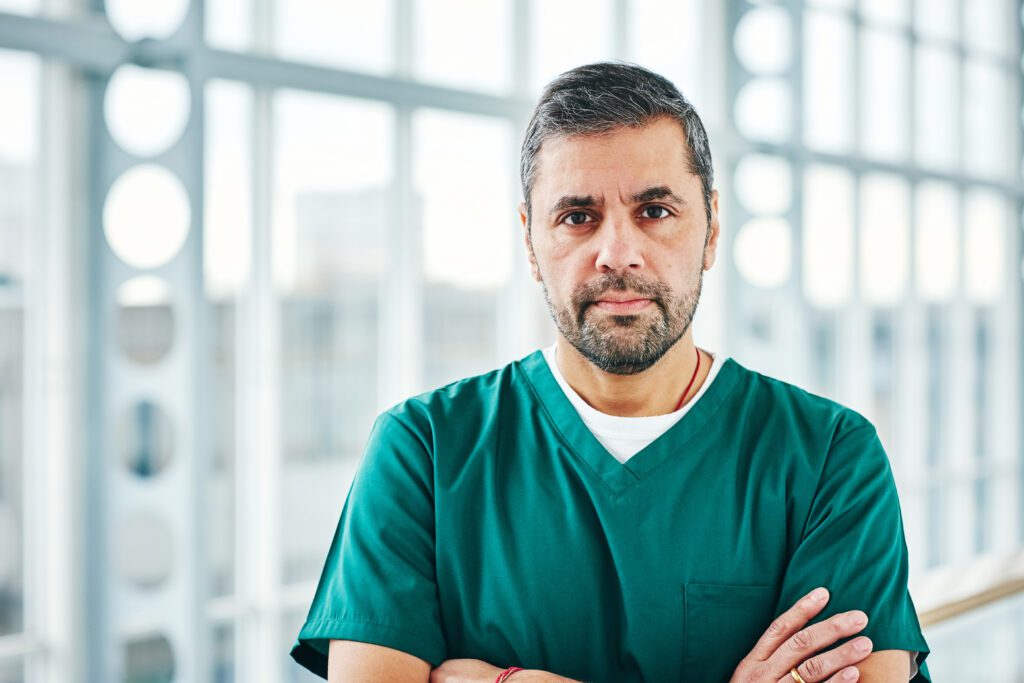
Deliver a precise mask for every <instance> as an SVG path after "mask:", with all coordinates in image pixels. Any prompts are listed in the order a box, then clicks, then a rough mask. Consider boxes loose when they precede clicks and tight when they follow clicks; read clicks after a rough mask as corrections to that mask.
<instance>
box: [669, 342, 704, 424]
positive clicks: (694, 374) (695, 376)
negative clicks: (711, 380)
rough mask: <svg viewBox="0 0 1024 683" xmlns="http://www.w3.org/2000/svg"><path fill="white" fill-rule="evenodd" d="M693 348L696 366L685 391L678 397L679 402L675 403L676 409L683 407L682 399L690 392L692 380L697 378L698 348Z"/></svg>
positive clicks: (698, 368)
mask: <svg viewBox="0 0 1024 683" xmlns="http://www.w3.org/2000/svg"><path fill="white" fill-rule="evenodd" d="M694 350H695V351H696V352H697V367H695V368H694V369H693V377H691V378H690V383H689V384H687V385H686V391H684V392H683V395H682V396H681V397H680V398H679V404H678V405H676V410H679V409H680V408H682V407H683V400H684V399H685V398H686V395H687V394H688V393H690V387H692V386H693V380H695V379H697V371H698V370H700V349H698V348H697V347H694ZM672 412H673V413H674V412H676V411H675V410H673V411H672Z"/></svg>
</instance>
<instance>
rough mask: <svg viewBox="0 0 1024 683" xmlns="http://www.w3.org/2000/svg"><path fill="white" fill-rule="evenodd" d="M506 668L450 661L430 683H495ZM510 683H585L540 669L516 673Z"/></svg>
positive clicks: (434, 673) (508, 679) (481, 661)
mask: <svg viewBox="0 0 1024 683" xmlns="http://www.w3.org/2000/svg"><path fill="white" fill-rule="evenodd" d="M503 671H505V668H504V667H500V666H495V665H493V664H489V663H487V662H485V661H483V660H480V659H449V660H447V661H445V662H442V664H441V666H439V667H437V668H436V669H434V670H433V671H431V672H430V683H494V681H495V680H497V678H498V675H499V674H500V673H501V672H503ZM505 680H507V681H508V682H509V683H585V682H583V681H577V680H574V679H572V678H566V677H565V676H559V675H557V674H553V673H551V672H550V671H541V670H540V669H523V670H521V671H516V672H515V673H513V674H512V675H511V676H508V677H507V678H506V679H505Z"/></svg>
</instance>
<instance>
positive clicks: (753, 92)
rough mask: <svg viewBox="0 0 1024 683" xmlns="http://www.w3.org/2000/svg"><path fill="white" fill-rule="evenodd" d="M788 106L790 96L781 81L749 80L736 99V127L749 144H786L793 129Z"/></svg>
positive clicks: (773, 79)
mask: <svg viewBox="0 0 1024 683" xmlns="http://www.w3.org/2000/svg"><path fill="white" fill-rule="evenodd" d="M791 102H792V93H791V92H790V89H789V83H788V82H787V81H786V80H785V79H782V78H766V77H761V78H754V79H751V80H750V81H749V82H747V83H746V84H745V85H744V86H743V87H742V88H741V89H740V91H739V93H737V95H736V104H735V112H734V114H733V115H734V116H735V118H736V127H737V128H738V129H739V131H740V133H741V134H742V135H744V136H746V137H748V138H751V139H753V140H761V141H764V142H774V143H779V144H781V143H783V142H786V141H787V140H788V139H789V136H790V133H791V132H792V126H793V111H792V106H791Z"/></svg>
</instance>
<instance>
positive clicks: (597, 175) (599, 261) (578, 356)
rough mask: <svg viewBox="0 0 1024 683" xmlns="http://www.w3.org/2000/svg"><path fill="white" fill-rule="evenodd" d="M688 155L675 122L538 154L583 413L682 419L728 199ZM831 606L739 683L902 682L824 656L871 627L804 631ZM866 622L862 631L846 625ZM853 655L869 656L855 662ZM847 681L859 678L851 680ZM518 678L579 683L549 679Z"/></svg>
mask: <svg viewBox="0 0 1024 683" xmlns="http://www.w3.org/2000/svg"><path fill="white" fill-rule="evenodd" d="M687 149H688V148H687V146H686V140H685V137H684V135H683V130H682V128H681V126H680V125H679V124H678V123H677V122H675V121H674V120H671V119H667V118H666V119H658V120H655V121H653V122H651V123H649V124H648V125H646V126H644V127H642V128H617V129H614V130H612V131H610V132H609V133H607V134H602V135H589V136H572V137H561V138H554V139H550V140H548V141H545V143H544V145H543V146H542V148H541V151H540V154H539V159H538V168H539V173H538V176H537V179H536V182H535V184H534V187H533V192H532V196H531V204H532V206H531V207H530V211H529V215H528V211H527V206H526V205H525V204H523V205H521V206H520V210H519V214H520V220H521V222H522V225H523V228H524V230H523V236H524V243H525V246H526V249H527V255H528V258H529V261H530V266H531V269H532V271H533V277H534V279H535V280H537V282H538V283H539V284H540V285H541V286H542V288H543V291H544V296H545V300H546V301H547V302H548V306H549V309H550V310H551V313H552V317H553V319H554V320H555V323H556V326H557V328H558V336H557V361H558V366H559V369H560V370H561V372H562V374H563V376H564V377H565V379H566V381H568V383H569V384H570V386H572V388H573V389H574V390H575V391H576V392H577V393H578V394H579V395H580V396H581V397H582V398H583V399H584V400H585V401H587V403H589V404H590V405H591V406H593V407H594V408H596V409H597V410H600V411H601V412H604V413H607V414H609V415H620V416H628V417H637V416H645V415H662V414H665V413H670V412H672V411H673V410H675V407H676V404H677V403H678V402H679V400H680V395H681V393H682V391H683V389H684V388H685V386H686V384H687V383H688V382H689V379H690V377H691V376H692V375H693V372H694V368H695V367H696V365H697V355H696V354H697V353H698V350H697V349H696V347H695V345H694V342H693V336H692V328H691V322H692V318H693V314H694V312H695V310H696V306H697V301H698V300H699V298H700V289H701V282H702V277H703V271H705V270H708V269H710V268H711V267H712V266H713V265H714V262H715V252H716V249H717V246H718V236H719V222H718V192H717V190H715V191H714V192H713V194H712V200H711V215H710V216H707V215H706V214H705V211H704V202H703V196H702V189H701V184H700V178H699V177H698V176H697V175H695V174H694V173H692V172H691V171H690V169H689V165H688V164H687V154H688V152H687ZM665 190H668V191H667V192H666V191H665ZM566 197H570V198H571V197H575V198H576V199H574V200H573V199H569V200H567V199H564V198H566ZM581 198H587V199H586V200H583V199H581ZM659 207H660V208H659ZM609 299H618V300H622V299H647V300H648V303H646V304H643V306H642V307H639V306H638V307H632V308H631V307H628V306H627V307H626V308H627V310H623V307H622V306H619V307H615V306H605V305H602V304H601V303H600V302H601V301H605V300H609ZM699 353H700V354H701V360H700V370H699V372H698V373H697V377H696V379H695V380H694V382H693V386H692V388H691V389H690V391H689V392H687V394H686V396H685V397H683V398H684V399H685V401H689V400H690V399H691V398H692V397H693V395H694V394H696V393H697V391H698V390H699V389H700V387H701V385H702V384H703V383H704V381H705V380H706V379H707V376H708V371H709V369H710V366H711V357H710V356H708V355H707V354H706V353H704V352H703V351H700V352H699ZM685 401H684V402H685ZM827 602H828V600H827V591H826V592H825V599H823V600H818V601H815V600H812V599H811V598H810V595H808V596H805V597H804V598H802V599H801V600H800V601H798V602H797V604H796V605H794V606H793V607H792V608H791V609H790V610H788V611H787V612H785V613H784V614H782V615H780V616H779V617H778V618H777V619H776V620H775V621H774V622H773V623H772V624H771V625H769V626H768V628H767V630H766V631H765V633H764V635H763V636H762V637H761V639H760V640H759V641H758V643H757V645H756V646H755V647H754V649H753V650H751V652H750V653H749V654H748V655H747V656H746V657H745V658H744V659H743V661H741V662H740V664H739V665H738V667H737V669H736V671H735V673H734V675H733V678H732V681H733V683H753V682H754V681H757V682H759V683H792V682H793V680H794V679H793V678H792V677H791V676H790V675H789V670H790V669H791V668H793V667H797V671H798V672H799V673H800V674H801V676H802V677H803V679H804V680H805V681H806V682H807V683H816V682H818V681H830V682H835V683H841V682H843V681H848V680H860V681H866V682H870V683H882V682H890V683H906V681H907V680H908V678H909V676H910V658H909V656H908V654H907V652H906V651H904V650H884V651H880V652H872V651H871V649H872V646H871V642H870V640H869V639H867V638H863V637H857V638H853V639H852V640H850V641H849V642H848V643H845V644H844V645H842V646H840V647H837V648H833V649H828V648H829V646H831V645H834V644H835V642H836V641H838V640H840V639H842V638H845V637H850V636H854V635H855V634H857V633H859V632H860V631H861V630H863V628H864V626H865V624H866V617H867V615H864V613H863V612H859V611H856V610H854V611H853V612H844V613H842V614H837V615H834V616H832V617H830V618H829V619H826V620H824V621H821V622H819V623H817V624H813V625H811V626H807V623H808V622H809V621H810V620H811V619H813V618H814V616H815V615H817V614H818V613H820V612H821V610H822V609H823V608H824V606H825V605H826V604H827ZM856 616H863V617H865V620H864V621H862V622H860V623H858V622H856V621H852V620H851V619H850V618H851V617H856ZM857 643H865V644H866V645H867V649H864V650H857V649H856V645H857ZM854 665H855V666H854ZM506 666H507V665H506ZM848 670H852V671H853V672H855V673H856V674H857V676H858V677H859V678H854V679H844V678H841V675H842V674H843V673H844V672H846V671H848ZM502 671H504V666H496V665H494V664H490V663H488V662H484V661H481V660H477V659H453V660H448V661H446V662H443V663H442V664H441V665H440V666H438V667H436V668H433V669H432V668H431V666H430V664H429V663H428V662H426V661H424V660H422V659H419V658H417V657H414V656H412V655H409V654H407V653H404V652H400V651H398V650H393V649H390V648H386V647H381V646H377V645H369V644H366V643H354V642H350V641H332V643H331V649H330V657H329V670H328V680H329V681H331V682H332V683H338V682H340V681H342V680H344V681H360V682H361V683H375V682H377V681H380V682H384V681H417V682H419V683H470V682H474V683H491V682H492V681H494V679H495V677H496V676H497V675H498V674H499V673H500V672H502ZM510 679H511V680H513V681H547V682H549V683H562V682H566V681H570V679H567V678H564V677H561V676H558V675H556V674H553V673H550V672H545V671H539V670H527V671H521V672H517V673H515V674H513V675H512V676H511V677H510Z"/></svg>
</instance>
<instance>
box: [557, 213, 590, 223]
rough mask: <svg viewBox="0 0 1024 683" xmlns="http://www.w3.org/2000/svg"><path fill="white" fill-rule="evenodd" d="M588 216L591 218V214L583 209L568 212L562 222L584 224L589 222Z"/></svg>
mask: <svg viewBox="0 0 1024 683" xmlns="http://www.w3.org/2000/svg"><path fill="white" fill-rule="evenodd" d="M588 218H590V216H588V215H587V214H585V213H583V212H582V211H573V212H572V213H570V214H566V216H565V218H563V219H562V222H563V223H567V224H569V225H583V224H584V223H586V222H587V219H588Z"/></svg>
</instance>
